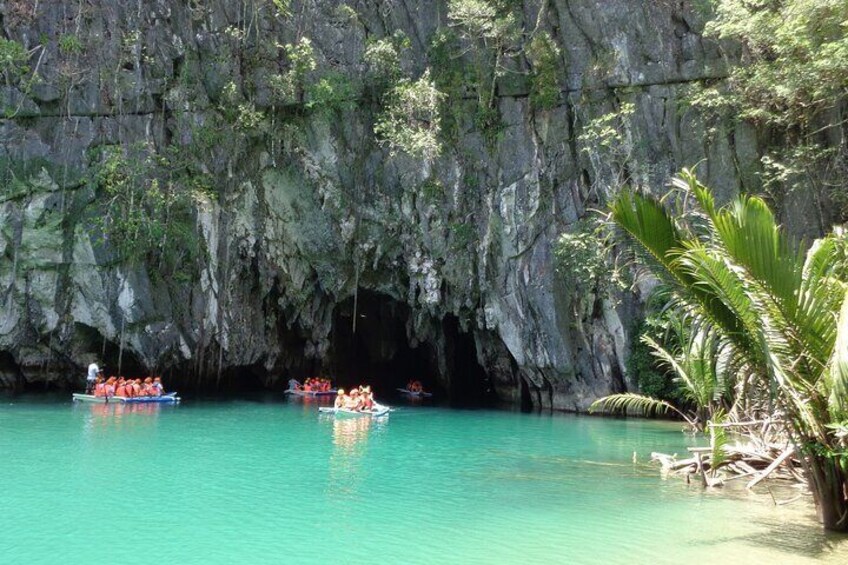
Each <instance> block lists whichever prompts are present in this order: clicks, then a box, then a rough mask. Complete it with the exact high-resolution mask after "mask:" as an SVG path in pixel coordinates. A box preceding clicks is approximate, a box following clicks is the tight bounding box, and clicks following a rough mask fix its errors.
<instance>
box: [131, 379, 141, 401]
mask: <svg viewBox="0 0 848 565" xmlns="http://www.w3.org/2000/svg"><path fill="white" fill-rule="evenodd" d="M132 390H133V398H137V397H139V396H141V379H136V380H134V381H133V383H132Z"/></svg>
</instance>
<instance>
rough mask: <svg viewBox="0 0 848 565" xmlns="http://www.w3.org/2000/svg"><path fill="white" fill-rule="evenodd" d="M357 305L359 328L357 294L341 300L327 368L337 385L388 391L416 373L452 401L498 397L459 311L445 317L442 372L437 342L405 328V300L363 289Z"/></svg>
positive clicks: (474, 402)
mask: <svg viewBox="0 0 848 565" xmlns="http://www.w3.org/2000/svg"><path fill="white" fill-rule="evenodd" d="M355 310H356V312H355V315H356V328H355V331H354V301H353V299H348V300H346V301H344V302H342V303H341V304H339V305H338V307H337V308H336V311H335V315H334V316H335V318H334V320H333V332H332V334H331V348H332V350H331V354H330V358H329V362H328V365H329V366H328V369H329V374H330V376H331V377H332V378H333V379H334V381H335V383H336V384H337V385H338V386H341V387H344V388H350V387H351V386H355V385H358V384H370V385H371V386H372V387H373V388H374V389H375V390H376V391H377V393H378V395H379V396H380V397H386V396H391V395H393V394H394V393H395V389H397V388H403V387H405V386H406V384H407V382H409V381H410V380H411V379H417V380H420V381H421V382H422V384H423V385H424V388H425V390H428V391H432V392H434V393H435V394H436V397H437V398H438V399H447V400H450V402H451V403H452V404H457V405H464V406H469V405H480V404H487V403H490V402H491V401H494V400H496V398H495V392H494V390H493V387H492V385H491V381H490V378H489V376H488V375H487V374H486V371H485V370H484V369H483V367H482V366H480V364H479V362H478V361H477V348H476V346H475V342H474V336H473V335H472V334H471V333H468V332H464V331H462V329H461V327H460V323H459V320H458V319H457V318H456V317H454V316H446V317H445V318H444V320H442V321H441V326H440V330H441V332H442V333H443V335H444V344H445V349H444V361H445V367H444V370H445V372H444V374H440V372H439V361H438V350H437V345H436V344H433V343H426V342H425V343H418V344H414V345H413V344H411V343H410V341H409V338H408V336H407V331H406V328H407V323H408V322H409V317H410V315H411V312H410V309H409V307H408V306H407V305H406V304H404V303H402V302H400V301H398V300H395V299H393V298H390V297H388V296H385V295H382V294H378V293H374V292H369V291H365V290H360V291H359V296H358V297H357V301H356V308H355Z"/></svg>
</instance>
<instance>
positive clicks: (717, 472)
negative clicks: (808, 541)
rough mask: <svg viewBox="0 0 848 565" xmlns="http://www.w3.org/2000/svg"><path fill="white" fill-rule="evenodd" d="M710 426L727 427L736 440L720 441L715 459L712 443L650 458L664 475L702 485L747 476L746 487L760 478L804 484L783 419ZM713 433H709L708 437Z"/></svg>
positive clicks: (712, 484) (801, 468)
mask: <svg viewBox="0 0 848 565" xmlns="http://www.w3.org/2000/svg"><path fill="white" fill-rule="evenodd" d="M709 426H710V427H714V428H719V427H720V428H728V429H729V430H728V433H729V434H732V436H733V437H736V438H737V442H736V443H734V444H732V445H731V444H726V445H723V446H722V447H721V450H720V459H719V460H717V461H714V460H713V455H714V453H715V451H716V449H715V448H714V447H713V446H709V447H708V446H704V447H689V448H687V451H688V453H689V454H690V457H687V458H685V459H678V458H677V454H676V453H675V454H674V455H668V454H665V453H652V454H651V460H652V461H656V462H658V463H659V464H660V466H661V470H662V474H663V476H668V475H678V476H682V477H684V478H685V479H686V481H687V483H689V482H691V480H692V479H693V478H695V480H697V481H698V482H700V483H701V485H703V486H704V487H705V488H707V487H717V486H721V485H723V484H724V483H725V482H728V481H735V480H739V479H746V480H747V483H746V484H745V487H746V488H748V489H753V488H754V487H756V486H757V485H760V484H765V483H763V481H782V482H783V483H784V484H787V483H788V484H793V485H796V486H799V487H801V488H803V489H806V488H807V482H806V478H805V477H804V470H803V467H802V465H801V461H800V459H799V458H798V457H797V453H796V449H795V447H794V446H793V445H791V444H789V443H788V441H787V436H786V434H785V433H784V432H783V429H784V428H783V425H782V422H780V421H778V420H750V421H746V422H727V423H722V424H712V423H710V424H709ZM731 430H732V431H731ZM712 437H714V436H712V434H711V441H713V440H712ZM696 477H697V478H696ZM769 492H771V491H769ZM801 496H803V495H799V496H798V497H794V498H791V499H790V500H787V501H780V502H778V501H777V500H776V499H775V504H788V503H789V502H793V501H795V500H797V499H798V498H800V497H801ZM772 498H774V497H772Z"/></svg>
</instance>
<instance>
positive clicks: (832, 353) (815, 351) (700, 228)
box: [612, 171, 848, 531]
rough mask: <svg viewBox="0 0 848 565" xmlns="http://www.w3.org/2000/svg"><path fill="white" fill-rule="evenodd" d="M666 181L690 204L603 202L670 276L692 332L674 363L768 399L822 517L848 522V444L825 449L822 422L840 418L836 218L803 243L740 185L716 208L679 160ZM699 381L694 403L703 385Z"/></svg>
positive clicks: (843, 314)
mask: <svg viewBox="0 0 848 565" xmlns="http://www.w3.org/2000/svg"><path fill="white" fill-rule="evenodd" d="M674 186H675V188H676V189H677V190H678V191H679V194H680V199H679V200H678V201H679V202H681V203H683V202H691V203H694V204H696V205H697V209H695V210H693V209H691V208H689V207H686V208H681V209H680V211H679V212H677V213H673V212H672V211H670V210H669V209H668V208H667V207H666V206H665V205H664V204H663V202H661V201H660V200H658V199H656V198H654V197H651V196H647V195H644V194H640V193H637V192H630V191H626V192H623V193H622V194H621V195H620V196H619V197H618V198H617V199H616V200H615V201H614V202H613V204H612V219H613V221H614V222H615V223H616V224H617V225H618V226H619V227H620V228H621V229H622V230H623V231H624V232H625V233H626V234H627V235H628V236H629V238H630V240H631V241H632V242H633V243H634V244H635V245H636V246H637V247H638V248H640V249H641V250H642V251H644V252H645V253H646V254H647V255H648V256H650V257H651V258H652V261H651V262H650V265H651V266H652V267H653V269H654V271H655V273H656V274H657V275H658V276H660V277H661V278H662V279H663V280H665V281H666V282H667V283H668V284H669V285H671V286H672V288H673V291H674V296H675V298H676V300H677V301H678V308H680V310H681V312H682V313H683V314H684V315H685V316H686V319H687V320H689V327H690V332H691V333H690V335H694V336H699V335H700V336H703V338H699V339H702V343H701V344H700V345H699V347H698V348H696V349H694V350H693V349H692V348H691V347H690V349H689V351H688V352H687V356H688V357H689V359H687V363H690V365H689V366H681V368H680V369H682V370H683V371H685V372H687V373H689V374H690V375H691V374H692V372H693V371H695V370H697V371H701V372H704V373H705V374H706V373H707V372H708V371H709V370H711V369H709V365H711V364H712V365H713V366H714V367H716V369H715V371H716V372H717V373H718V372H719V370H718V367H717V366H718V364H719V362H721V364H722V365H723V368H722V369H721V371H720V372H721V373H722V374H723V375H726V378H732V379H733V383H727V384H723V385H720V383H715V386H713V388H712V394H715V391H716V390H718V389H717V388H715V387H716V386H719V385H720V386H721V387H726V388H730V386H731V385H733V386H734V387H735V394H736V395H737V397H738V398H737V402H742V403H743V404H746V405H749V406H750V405H759V406H760V407H761V408H760V409H763V407H768V406H769V405H776V406H777V407H778V409H779V412H780V414H781V417H782V418H783V419H785V421H786V425H787V427H788V430H789V432H790V435H791V437H792V438H793V440H794V441H795V442H796V444H797V445H799V446H805V449H806V452H805V463H806V466H807V468H808V469H809V470H810V482H811V488H812V490H813V493H814V495H815V498H816V502H817V504H818V505H819V508H820V511H821V515H822V518H823V521H824V524H825V527H826V528H829V529H834V530H842V531H845V530H848V498H846V496H845V493H846V492H848V455H845V454H844V452H843V453H842V454H841V455H838V456H834V454H836V453H839V446H840V444H841V441H842V440H841V439H840V438H838V437H837V436H836V435H835V432H834V428H833V425H834V424H838V423H840V422H844V421H845V420H846V419H848V272H846V269H845V263H844V258H845V256H846V250H848V236H846V233H845V232H844V231H843V230H840V229H836V230H834V231H833V233H831V234H829V235H827V236H826V237H824V238H822V239H819V240H817V241H815V242H814V243H813V244H812V245H811V246H810V247H809V248H804V247H802V246H801V245H799V244H798V243H797V242H795V241H793V240H792V239H791V238H790V237H789V236H788V235H787V234H786V233H785V232H784V231H783V230H781V229H780V227H779V226H778V224H777V221H776V220H775V217H774V215H773V214H772V212H771V210H769V208H768V206H767V205H766V203H765V202H764V201H763V200H762V199H760V198H757V197H751V196H740V197H738V198H737V199H735V200H734V201H733V202H731V203H730V204H729V205H727V206H725V207H722V208H719V207H717V206H716V204H715V200H714V197H713V195H712V193H711V192H710V191H709V189H707V188H706V187H704V186H703V185H702V184H701V183H699V182H698V180H697V179H696V178H695V176H694V175H693V174H691V173H690V172H688V171H684V172H683V174H682V175H681V177H680V178H678V179H676V180H675V182H674ZM666 361H667V362H668V363H677V359H666ZM691 363H694V365H692V364H691ZM678 364H679V363H678ZM697 364H700V366H696V365H697ZM675 372H677V373H678V374H681V370H679V369H678V367H675ZM681 378H682V375H681ZM701 392H702V393H703V396H701V398H700V400H698V401H699V402H703V401H704V400H706V398H707V397H708V396H709V394H710V390H707V389H706V388H705V389H704V390H703V391H701ZM700 394H701V393H699V395H700ZM820 453H828V454H830V455H829V456H828V457H822V456H820V455H819V454H820Z"/></svg>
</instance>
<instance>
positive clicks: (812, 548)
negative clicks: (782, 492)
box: [699, 518, 848, 558]
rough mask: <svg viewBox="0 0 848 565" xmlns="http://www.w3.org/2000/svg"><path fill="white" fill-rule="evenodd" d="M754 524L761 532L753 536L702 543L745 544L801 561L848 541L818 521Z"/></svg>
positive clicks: (745, 535) (761, 522) (778, 521)
mask: <svg viewBox="0 0 848 565" xmlns="http://www.w3.org/2000/svg"><path fill="white" fill-rule="evenodd" d="M752 523H753V524H755V525H757V526H759V527H760V528H761V530H760V531H757V532H754V533H746V534H742V535H739V536H723V537H718V538H715V539H712V540H710V541H705V542H700V543H699V545H704V546H713V545H715V546H720V545H722V544H725V543H729V542H740V541H741V542H745V543H747V544H750V545H754V546H757V547H761V548H764V549H769V550H778V551H780V552H782V553H786V554H790V555H795V556H798V557H813V558H820V557H824V556H826V555H828V554H830V553H832V552H834V551H835V550H836V549H838V548H839V547H840V546H842V544H844V543H845V542H846V541H848V536H845V535H844V534H837V533H831V532H825V531H824V530H823V529H822V528H821V525H820V524H818V523H817V522H816V521H815V519H810V521H809V522H808V523H803V524H799V523H796V522H787V521H782V520H770V519H763V518H759V519H753V520H752Z"/></svg>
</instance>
